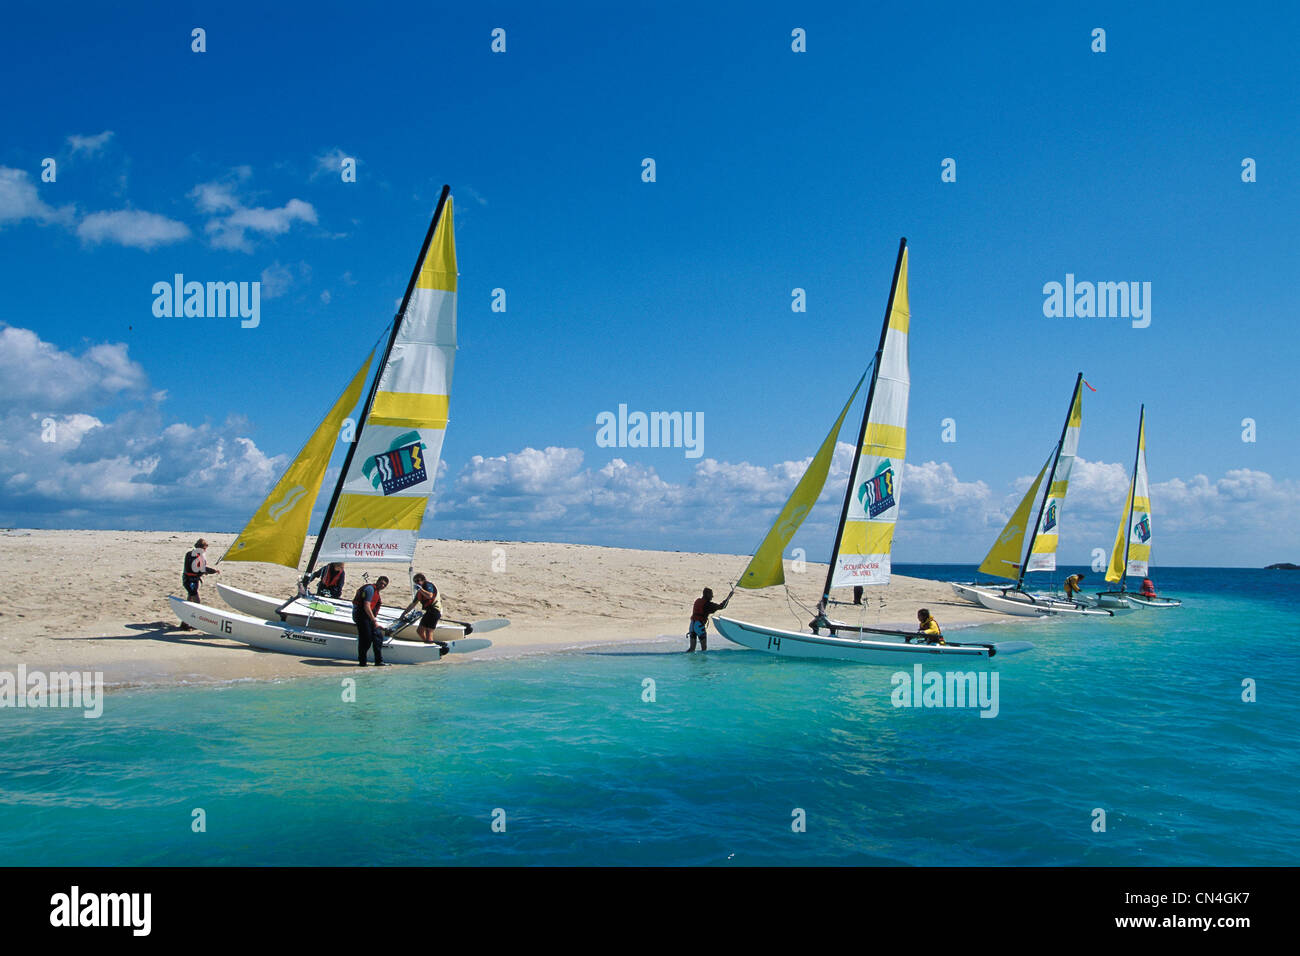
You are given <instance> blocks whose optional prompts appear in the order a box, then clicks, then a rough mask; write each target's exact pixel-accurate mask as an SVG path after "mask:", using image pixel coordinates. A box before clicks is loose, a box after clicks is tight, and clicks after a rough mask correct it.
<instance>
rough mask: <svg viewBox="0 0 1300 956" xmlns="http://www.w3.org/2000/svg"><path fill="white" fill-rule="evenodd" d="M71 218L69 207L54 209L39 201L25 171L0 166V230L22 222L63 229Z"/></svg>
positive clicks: (38, 195)
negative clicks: (28, 220)
mask: <svg viewBox="0 0 1300 956" xmlns="http://www.w3.org/2000/svg"><path fill="white" fill-rule="evenodd" d="M72 216H73V209H72V207H71V206H64V207H62V208H59V209H56V208H54V207H53V206H51V205H49V204H48V203H46V202H45V200H43V199H41V197H40V192H39V190H38V189H37V186H36V183H34V182H33V181H32V178H31V176H29V175H28V173H27V170H25V169H11V168H9V167H8V166H0V228H3V227H4V226H5V225H7V224H10V223H18V222H22V221H23V220H24V219H34V220H36V221H37V222H39V223H50V222H57V223H61V224H63V225H67V224H68V223H69V222H71V220H72Z"/></svg>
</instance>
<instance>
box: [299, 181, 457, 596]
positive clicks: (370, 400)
mask: <svg viewBox="0 0 1300 956" xmlns="http://www.w3.org/2000/svg"><path fill="white" fill-rule="evenodd" d="M450 193H451V186H449V185H444V186H443V187H442V194H441V195H440V196H439V197H438V205H437V207H436V208H435V209H434V210H433V219H431V220H430V221H429V231H428V232H426V233H425V234H424V244H423V245H421V246H420V254H419V256H417V257H416V260H415V268H414V269H412V270H411V281H409V282H408V283H406V294H405V295H404V296H402V304H401V306H400V307H399V308H398V310H397V314H396V315H394V316H393V331H392V333H391V334H390V335H389V336H388V344H387V345H386V346H385V347H384V354H383V356H382V357H381V358H380V359H379V368H378V371H376V372H375V380H374V381H373V382H372V383H371V384H370V394H368V395H367V396H366V404H365V406H364V407H363V408H362V409H361V418H360V420H359V422H358V424H357V430H356V432H355V433H354V434H353V436H352V444H350V445H348V453H347V456H346V457H345V458H344V459H343V468H342V470H341V471H339V480H338V481H337V482H336V483H335V485H334V494H332V495H331V496H330V503H329V507H327V508H326V509H325V518H324V520H323V521H321V525H320V532H319V533H318V534H317V535H316V545H315V546H314V547H313V548H312V551H311V560H310V561H308V562H307V573H308V574H310V573H311V572H312V571H313V570H314V569H315V567H316V558H317V556H319V555H320V548H321V544H322V542H324V540H325V530H326V529H327V528H329V526H330V521H331V519H333V517H334V509H335V508H336V507H337V506H338V503H339V496H340V495H342V493H343V482H344V480H345V479H346V478H347V476H348V469H349V468H350V467H351V465H352V458H353V456H354V455H355V454H356V452H357V447H358V446H359V445H360V444H361V432H362V430H363V429H364V428H365V427H366V418H367V417H368V416H369V415H370V407H371V406H372V405H374V403H375V393H376V392H377V391H379V380H380V379H381V378H383V375H384V368H385V367H386V366H387V365H388V357H389V355H390V354H391V353H392V351H393V343H394V342H396V341H397V332H398V330H399V329H400V328H401V327H402V316H403V315H405V314H406V306H407V305H408V304H409V303H410V301H411V293H412V292H414V291H415V282H416V280H417V279H418V278H419V277H420V267H421V266H423V265H424V256H425V254H426V253H427V252H428V251H429V243H430V242H432V241H433V232H434V230H435V229H437V228H438V221H439V220H440V219H442V207H443V206H445V205H446V204H447V196H448V195H449V194H450Z"/></svg>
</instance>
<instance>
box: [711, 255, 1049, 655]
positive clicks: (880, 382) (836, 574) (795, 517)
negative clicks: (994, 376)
mask: <svg viewBox="0 0 1300 956" xmlns="http://www.w3.org/2000/svg"><path fill="white" fill-rule="evenodd" d="M910 321H911V312H910V307H909V304H908V293H907V240H906V239H902V240H900V241H899V245H898V259H897V261H896V262H895V263H894V278H893V283H892V284H891V286H890V291H889V301H888V303H887V305H886V306H885V321H884V325H883V327H882V328H881V330H880V345H879V346H878V347H877V349H876V355H875V360H874V362H873V363H872V366H871V370H870V375H871V384H870V386H869V387H868V389H867V402H866V406H865V408H864V409H863V412H862V426H861V428H860V429H859V432H858V443H857V446H856V447H857V455H856V456H855V457H854V460H853V465H852V468H851V470H850V473H849V481H848V485H847V487H846V488H845V492H844V506H843V508H842V510H841V511H840V521H839V527H838V529H837V530H836V532H835V541H834V543H833V545H832V547H831V562H830V568H829V569H828V571H827V574H826V586H825V587H824V588H823V594H822V598H821V601H820V603H819V605H818V609H817V614H816V617H815V618H814V620H813V621H812V623H811V624H810V633H803V632H798V631H788V630H782V629H780V628H774V627H768V626H766V625H761V624H752V623H750V622H748V621H741V620H737V619H735V618H730V617H721V616H715V617H714V623H715V625H716V626H717V629H718V633H719V634H721V635H722V636H723V637H725V638H726V639H727V640H729V641H732V642H733V643H736V644H740V645H742V646H743V647H748V648H752V649H754V650H759V651H766V652H767V653H770V654H777V655H780V656H783V657H813V658H831V659H835V660H847V661H854V662H857V663H862V664H900V663H903V662H905V661H919V660H924V659H927V658H930V659H933V658H940V657H943V658H986V659H987V658H990V657H993V656H994V655H995V654H997V655H1001V654H1010V653H1015V652H1018V651H1025V650H1028V649H1029V648H1031V647H1032V646H1033V645H1032V644H1029V643H1027V642H1024V641H1012V642H1003V643H999V644H993V643H974V642H971V643H965V642H963V643H952V642H950V643H947V644H918V643H912V641H913V640H916V639H917V635H916V632H914V631H910V632H909V631H900V630H891V629H888V628H874V627H863V626H855V625H852V624H847V623H844V622H841V621H834V620H831V619H830V618H828V617H827V614H826V612H827V610H828V609H829V607H830V605H831V603H832V602H831V591H832V589H834V588H845V587H854V586H857V585H884V584H887V583H888V582H889V574H890V552H891V549H892V546H893V538H894V524H895V521H896V520H897V518H898V507H899V500H900V491H901V486H902V477H903V459H904V455H905V453H906V445H907V399H908V391H909V387H910V377H909V372H908V362H907V336H908V328H909V324H910ZM865 380H866V374H864V375H863V376H862V378H860V379H859V380H858V383H857V385H855V386H854V388H853V392H852V393H851V394H850V395H849V400H848V401H847V402H846V403H845V404H844V408H843V410H842V411H841V412H840V414H839V417H838V418H837V419H836V420H835V423H834V425H832V426H831V430H830V433H829V434H828V435H827V436H826V438H825V440H824V441H823V442H822V444H821V447H820V448H819V449H818V451H817V454H816V455H814V456H813V459H812V462H811V463H810V464H809V466H808V469H807V471H805V472H804V474H803V477H802V478H800V479H799V482H798V484H796V485H795V488H794V491H792V492H791V493H790V497H789V499H788V500H787V501H786V503H785V506H784V507H783V508H782V509H781V511H780V513H779V514H778V515H777V518H776V521H775V522H774V523H773V524H772V527H771V530H769V531H768V533H767V535H766V537H764V539H763V541H762V543H761V544H760V545H759V546H758V549H757V550H756V551H755V552H754V554H753V557H752V558H751V559H750V561H749V564H748V565H747V566H746V567H745V570H744V571H743V572H742V573H741V576H740V580H739V581H737V582H736V586H737V587H740V588H746V589H751V590H754V589H758V588H767V587H772V586H774V585H779V584H784V583H785V568H784V565H783V562H782V555H783V553H784V551H785V547H786V545H787V544H789V542H790V539H791V538H792V537H793V536H794V533H795V531H796V530H798V528H799V526H800V525H801V524H803V521H804V518H805V517H807V515H808V512H809V511H810V510H811V509H812V506H813V504H814V502H816V500H817V497H818V495H820V494H821V491H822V488H823V486H824V485H825V484H826V477H827V475H828V474H829V472H830V464H831V457H832V455H833V454H834V452H835V444H836V440H837V438H838V437H839V433H840V428H841V426H843V424H844V419H845V417H846V416H847V415H848V413H849V408H850V406H852V404H853V401H854V399H855V398H856V397H857V394H858V391H859V390H860V389H861V387H862V383H863V381H865ZM822 630H825V631H826V632H827V633H826V634H822V633H821V631H822ZM845 635H857V636H845Z"/></svg>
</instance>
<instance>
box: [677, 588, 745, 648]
mask: <svg viewBox="0 0 1300 956" xmlns="http://www.w3.org/2000/svg"><path fill="white" fill-rule="evenodd" d="M735 593H736V589H735V588H732V589H731V593H730V594H728V595H727V596H726V598H724V599H723V601H722V603H721V604H714V603H713V588H705V589H704V593H703V594H702V595H701V596H700V597H697V598H696V599H695V603H694V604H693V605H692V606H691V623H690V626H689V630H687V632H686V636H687V637H689V638H690V639H691V646H690V647H689V648H687V649H686V653H687V654H690V653H691V652H693V651H694V650H695V641H696V640H697V639H698V640H699V642H700V650H701V651H707V650H708V649H709V647H708V636H709V615H710V614H712V613H713V612H715V611H721V610H722V609H723V608H725V607H726V606H727V603H728V602H729V601H730V600H731V595H732V594H735Z"/></svg>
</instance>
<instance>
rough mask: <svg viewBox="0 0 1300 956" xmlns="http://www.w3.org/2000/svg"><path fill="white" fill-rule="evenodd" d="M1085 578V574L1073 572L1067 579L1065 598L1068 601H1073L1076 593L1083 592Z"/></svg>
mask: <svg viewBox="0 0 1300 956" xmlns="http://www.w3.org/2000/svg"><path fill="white" fill-rule="evenodd" d="M1083 578H1084V575H1082V574H1071V575H1070V576H1069V577H1068V578H1066V579H1065V599H1066V600H1067V601H1073V600H1074V596H1075V595H1076V594H1082V593H1083Z"/></svg>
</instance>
